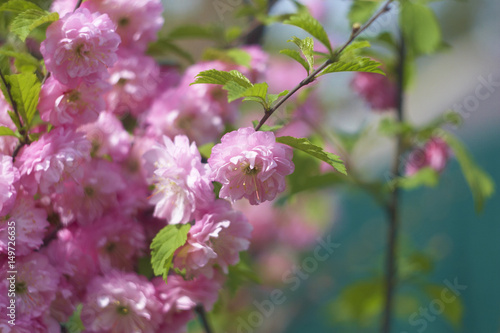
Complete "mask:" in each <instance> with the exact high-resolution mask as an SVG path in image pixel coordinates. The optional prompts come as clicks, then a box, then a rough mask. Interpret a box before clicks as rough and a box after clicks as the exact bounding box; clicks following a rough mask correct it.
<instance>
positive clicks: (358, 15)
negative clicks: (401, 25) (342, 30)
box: [347, 0, 379, 25]
mask: <svg viewBox="0 0 500 333" xmlns="http://www.w3.org/2000/svg"><path fill="white" fill-rule="evenodd" d="M378 5H379V4H378V2H377V1H366V0H355V1H353V3H352V5H351V8H350V9H349V14H348V16H347V17H348V18H349V21H350V22H351V25H353V24H354V23H364V22H366V21H368V20H369V19H370V18H371V17H372V15H373V14H374V13H375V11H376V10H377V7H378Z"/></svg>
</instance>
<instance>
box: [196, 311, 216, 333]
mask: <svg viewBox="0 0 500 333" xmlns="http://www.w3.org/2000/svg"><path fill="white" fill-rule="evenodd" d="M194 311H195V312H196V313H197V314H198V316H199V317H200V322H201V325H202V326H203V329H204V330H205V333H212V332H213V331H212V329H211V328H210V325H209V324H208V320H207V314H206V312H205V308H204V307H203V305H201V304H198V305H196V307H195V308H194Z"/></svg>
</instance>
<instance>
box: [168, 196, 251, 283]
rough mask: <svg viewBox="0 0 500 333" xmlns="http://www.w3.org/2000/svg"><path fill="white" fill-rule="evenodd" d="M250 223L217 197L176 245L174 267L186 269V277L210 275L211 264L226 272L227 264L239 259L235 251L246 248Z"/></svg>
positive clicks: (236, 261)
mask: <svg viewBox="0 0 500 333" xmlns="http://www.w3.org/2000/svg"><path fill="white" fill-rule="evenodd" d="M251 233H252V226H251V225H250V224H249V223H248V221H247V219H246V218H245V216H244V215H243V214H241V213H240V212H238V211H235V210H233V209H232V208H231V204H230V203H229V202H227V201H225V200H222V199H219V200H217V201H215V202H214V203H213V204H212V210H211V212H209V213H206V214H205V215H204V216H203V217H202V218H201V219H199V220H196V222H195V224H194V226H192V227H191V229H190V230H189V234H188V239H187V241H186V244H185V245H184V246H182V247H181V248H179V250H178V251H177V252H176V256H175V259H174V266H175V267H177V268H179V269H186V272H187V274H188V275H189V276H197V275H199V273H201V274H203V275H205V276H207V277H209V278H211V277H212V276H213V275H214V268H213V266H214V265H218V266H219V267H220V268H221V269H222V271H223V272H224V273H226V274H227V272H228V266H229V265H235V264H237V263H238V261H239V252H240V251H244V250H247V249H248V246H249V245H250V235H251Z"/></svg>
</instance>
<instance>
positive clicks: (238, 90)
mask: <svg viewBox="0 0 500 333" xmlns="http://www.w3.org/2000/svg"><path fill="white" fill-rule="evenodd" d="M222 89H224V90H226V91H227V101H228V102H229V103H231V102H233V101H235V100H237V99H239V98H241V94H243V93H244V92H245V90H247V88H245V87H243V86H241V85H239V84H238V83H236V82H235V81H229V82H228V83H226V84H225V85H224V86H223V87H222Z"/></svg>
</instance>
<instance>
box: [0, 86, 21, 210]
mask: <svg viewBox="0 0 500 333" xmlns="http://www.w3.org/2000/svg"><path fill="white" fill-rule="evenodd" d="M11 109H12V107H11V106H10V104H9V103H7V101H6V100H5V98H4V96H3V94H0V126H5V127H8V128H10V129H11V130H13V131H14V132H15V131H16V125H14V123H13V122H12V119H10V116H9V114H8V112H7V111H9V110H11ZM18 143H19V140H18V139H17V138H16V137H15V136H9V135H3V136H0V154H5V155H11V156H12V153H13V152H14V149H15V148H16V146H17V144H18ZM0 215H1V214H0Z"/></svg>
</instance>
